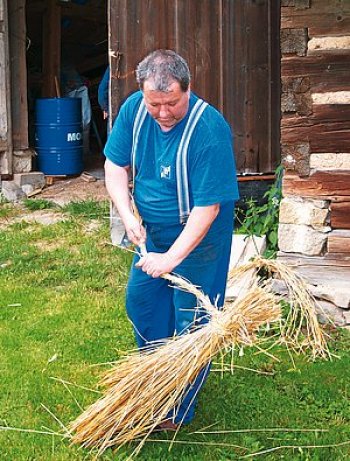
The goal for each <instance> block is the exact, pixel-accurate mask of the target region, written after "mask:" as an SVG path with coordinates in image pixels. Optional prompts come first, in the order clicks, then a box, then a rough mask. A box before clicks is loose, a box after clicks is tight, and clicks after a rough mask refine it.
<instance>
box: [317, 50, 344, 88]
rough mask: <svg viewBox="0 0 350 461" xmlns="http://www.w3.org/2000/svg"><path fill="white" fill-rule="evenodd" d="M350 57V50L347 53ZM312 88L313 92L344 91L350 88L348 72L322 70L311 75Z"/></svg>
mask: <svg viewBox="0 0 350 461" xmlns="http://www.w3.org/2000/svg"><path fill="white" fill-rule="evenodd" d="M347 56H348V59H350V51H349V52H348V53H347ZM310 88H311V91H312V92H313V93H319V92H322V91H344V90H345V89H347V88H350V82H349V73H348V72H342V71H339V72H322V73H320V74H315V75H312V76H310Z"/></svg>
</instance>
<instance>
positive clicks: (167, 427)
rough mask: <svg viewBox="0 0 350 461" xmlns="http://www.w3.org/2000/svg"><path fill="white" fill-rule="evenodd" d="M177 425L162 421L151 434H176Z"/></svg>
mask: <svg viewBox="0 0 350 461" xmlns="http://www.w3.org/2000/svg"><path fill="white" fill-rule="evenodd" d="M179 426H180V425H179V424H176V423H173V422H172V421H170V420H168V421H164V422H162V423H160V424H158V426H156V427H155V428H154V430H153V432H161V431H167V432H176V431H177V430H178V428H179Z"/></svg>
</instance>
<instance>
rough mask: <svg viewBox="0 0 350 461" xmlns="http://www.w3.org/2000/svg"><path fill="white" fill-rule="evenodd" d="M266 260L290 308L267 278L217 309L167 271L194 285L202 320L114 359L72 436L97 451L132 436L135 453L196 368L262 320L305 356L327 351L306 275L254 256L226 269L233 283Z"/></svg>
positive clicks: (245, 339)
mask: <svg viewBox="0 0 350 461" xmlns="http://www.w3.org/2000/svg"><path fill="white" fill-rule="evenodd" d="M261 268H265V269H266V270H267V271H268V273H269V274H270V275H272V274H274V275H276V276H277V275H278V277H280V278H282V280H284V281H285V282H286V285H287V287H288V292H289V296H288V302H289V303H290V310H289V312H288V315H287V319H286V320H282V318H281V304H280V297H277V296H276V295H275V294H273V293H272V292H271V290H272V288H271V284H270V283H265V284H264V285H260V286H258V284H257V283H255V284H254V285H253V286H252V287H251V288H250V289H249V290H248V291H247V292H246V293H245V294H244V296H242V297H240V298H239V299H237V300H236V301H234V302H229V301H227V302H226V303H225V306H224V307H223V309H222V310H218V309H217V308H216V307H215V306H214V305H212V304H211V303H210V300H209V298H208V297H207V296H205V295H204V294H203V293H202V292H201V290H200V289H199V288H198V287H195V286H194V285H192V284H191V283H190V282H188V281H186V280H184V279H182V278H180V277H178V276H175V275H170V274H164V276H163V277H164V278H166V279H167V280H169V282H171V284H173V285H174V287H175V289H176V288H177V289H182V290H186V291H189V292H191V293H193V294H194V295H195V296H196V297H197V301H198V305H199V307H201V308H205V309H206V311H207V313H208V320H209V321H208V323H206V324H205V325H204V326H203V325H201V326H196V325H193V327H192V329H191V331H190V332H189V333H187V334H184V335H182V336H179V337H174V338H171V339H168V340H165V341H164V342H162V343H159V342H158V343H154V344H150V345H149V347H147V348H145V349H144V350H142V351H141V353H140V352H135V353H133V354H130V355H129V356H127V357H125V358H123V359H121V360H120V361H118V362H117V363H115V364H114V366H113V367H112V369H111V370H110V371H109V372H108V373H107V374H106V375H105V376H104V378H103V380H102V383H101V384H102V385H103V386H104V387H105V390H104V394H103V397H102V398H101V399H99V400H98V401H97V402H95V403H94V404H92V405H91V406H90V407H89V408H88V409H87V410H86V411H85V412H84V413H83V414H82V415H80V416H79V417H78V418H77V419H76V420H75V421H74V422H73V423H71V425H70V431H71V434H72V442H73V443H79V444H82V445H83V446H85V447H91V448H97V455H99V454H101V453H102V452H103V451H104V450H105V449H106V448H108V447H111V446H114V445H116V446H118V447H121V446H123V445H124V444H126V443H128V442H130V441H132V440H135V439H137V440H138V441H139V444H138V446H137V447H136V449H135V451H134V453H133V455H134V454H137V453H138V452H139V450H140V449H141V447H142V446H143V444H144V443H145V441H146V439H147V437H148V436H149V435H150V434H151V433H152V431H153V430H154V429H155V428H156V427H157V426H158V425H159V424H160V423H161V422H164V421H165V420H166V419H167V418H168V417H169V416H168V415H169V413H170V411H172V410H174V409H175V412H176V407H177V406H178V404H179V403H180V402H181V401H182V400H183V398H184V397H185V395H186V393H187V392H188V389H189V387H190V386H191V384H192V383H193V382H194V381H195V379H196V378H197V376H198V375H199V374H200V372H201V370H203V369H204V368H205V367H207V366H209V364H210V362H211V360H212V359H213V357H214V356H216V355H217V354H218V353H219V352H221V351H226V350H227V349H230V348H234V347H235V346H236V345H240V346H246V345H252V344H259V341H261V339H260V338H259V336H257V332H258V330H259V328H260V327H261V326H263V325H268V324H270V323H273V322H276V323H277V326H278V328H279V329H280V335H281V341H282V342H284V343H285V344H286V345H288V346H292V347H293V348H295V349H297V350H299V351H305V350H307V349H308V350H311V353H312V356H313V357H316V356H321V357H323V358H326V357H329V355H330V354H329V351H328V349H327V344H326V341H325V338H324V336H323V332H322V330H321V329H320V327H319V325H318V322H317V317H316V311H315V307H314V299H313V298H312V296H311V295H310V294H309V292H308V291H307V289H306V285H305V283H304V282H303V281H302V279H301V278H300V277H298V276H297V275H296V274H294V273H293V272H292V271H291V270H290V269H288V268H287V267H286V266H284V265H283V264H281V263H278V262H276V261H270V260H265V259H263V258H256V259H255V260H254V261H252V262H250V263H248V264H246V265H244V266H241V267H240V268H238V269H235V270H234V271H231V272H230V274H229V283H230V284H231V283H234V282H235V281H236V280H238V279H239V278H240V277H242V275H243V274H245V273H246V272H247V271H251V270H252V269H255V270H256V271H258V270H259V269H261Z"/></svg>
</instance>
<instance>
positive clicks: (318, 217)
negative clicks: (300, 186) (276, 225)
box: [279, 197, 329, 230]
mask: <svg viewBox="0 0 350 461" xmlns="http://www.w3.org/2000/svg"><path fill="white" fill-rule="evenodd" d="M328 217H329V210H328V204H327V202H326V200H315V201H312V200H303V199H302V198H292V197H286V198H284V199H283V200H282V201H281V205H280V214H279V220H280V223H283V224H305V225H307V226H311V227H312V228H313V229H317V230H323V228H324V227H326V225H327V220H328ZM327 230H328V226H327Z"/></svg>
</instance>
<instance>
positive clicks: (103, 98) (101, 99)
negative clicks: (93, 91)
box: [97, 66, 109, 120]
mask: <svg viewBox="0 0 350 461" xmlns="http://www.w3.org/2000/svg"><path fill="white" fill-rule="evenodd" d="M108 88H109V66H108V67H107V68H106V70H105V72H104V74H103V77H102V79H101V81H100V83H99V85H98V90H97V100H98V103H99V106H100V107H101V110H102V113H103V120H106V118H108V106H109V103H108V99H109V96H108Z"/></svg>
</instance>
